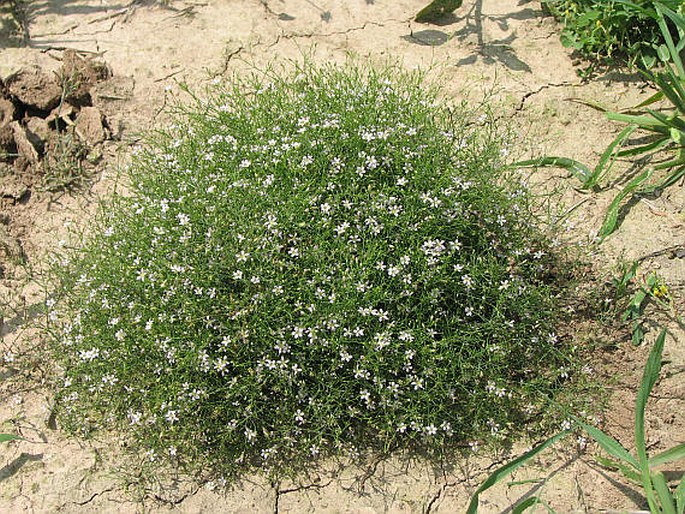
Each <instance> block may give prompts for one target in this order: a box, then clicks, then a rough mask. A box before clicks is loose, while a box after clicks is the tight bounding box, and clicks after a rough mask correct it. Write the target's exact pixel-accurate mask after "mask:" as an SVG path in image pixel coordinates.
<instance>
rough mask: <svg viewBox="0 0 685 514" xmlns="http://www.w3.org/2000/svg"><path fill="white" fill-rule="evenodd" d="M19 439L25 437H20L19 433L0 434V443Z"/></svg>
mask: <svg viewBox="0 0 685 514" xmlns="http://www.w3.org/2000/svg"><path fill="white" fill-rule="evenodd" d="M18 439H24V438H23V437H20V436H18V435H13V434H0V443H4V442H7V441H16V440H18Z"/></svg>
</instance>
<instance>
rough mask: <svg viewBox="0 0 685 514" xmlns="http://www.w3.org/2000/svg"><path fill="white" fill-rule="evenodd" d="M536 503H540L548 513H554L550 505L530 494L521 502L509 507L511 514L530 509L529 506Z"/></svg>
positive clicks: (533, 505) (521, 512)
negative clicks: (511, 507)
mask: <svg viewBox="0 0 685 514" xmlns="http://www.w3.org/2000/svg"><path fill="white" fill-rule="evenodd" d="M536 505H542V506H543V507H544V508H545V509H546V510H547V512H548V513H549V514H556V511H555V510H554V509H553V508H552V507H550V506H549V505H548V504H547V503H546V502H544V501H543V500H541V499H540V498H538V497H537V496H531V497H530V498H526V499H525V500H523V501H522V502H521V503H519V504H518V505H516V506H515V507H514V508H513V509H511V514H523V513H524V512H525V511H526V510H528V509H530V508H531V507H535V506H536Z"/></svg>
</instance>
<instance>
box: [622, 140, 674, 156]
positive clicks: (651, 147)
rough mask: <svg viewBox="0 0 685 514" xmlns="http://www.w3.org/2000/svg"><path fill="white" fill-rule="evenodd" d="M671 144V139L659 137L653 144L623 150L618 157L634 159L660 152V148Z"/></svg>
mask: <svg viewBox="0 0 685 514" xmlns="http://www.w3.org/2000/svg"><path fill="white" fill-rule="evenodd" d="M670 142H671V138H670V137H665V136H657V138H656V139H655V140H654V141H652V142H651V143H647V144H644V145H640V146H636V147H634V148H629V149H626V150H621V151H620V152H619V153H618V157H633V156H635V155H640V154H644V153H648V152H651V151H653V150H658V149H659V148H661V147H662V146H666V145H667V144H669V143H670Z"/></svg>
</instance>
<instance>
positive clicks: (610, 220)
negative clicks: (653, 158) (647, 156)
mask: <svg viewBox="0 0 685 514" xmlns="http://www.w3.org/2000/svg"><path fill="white" fill-rule="evenodd" d="M651 174H652V172H651V170H647V171H645V172H644V173H641V174H640V175H638V176H637V177H635V178H634V179H633V180H631V181H630V182H629V183H628V184H627V185H626V187H625V188H623V191H621V192H620V193H619V194H618V195H616V198H614V200H613V201H612V202H611V204H610V205H609V209H608V210H607V214H606V216H605V218H604V222H603V223H602V226H601V228H600V229H599V233H598V236H599V238H600V240H603V239H604V238H606V237H607V236H608V235H609V234H611V233H612V232H613V231H614V230H616V224H617V223H618V212H619V209H620V207H621V202H622V201H623V200H624V198H625V197H626V196H628V195H629V194H631V193H632V192H633V191H635V190H636V189H637V188H638V187H640V185H641V184H642V183H643V182H644V181H645V180H647V179H648V178H649V177H650V176H651Z"/></svg>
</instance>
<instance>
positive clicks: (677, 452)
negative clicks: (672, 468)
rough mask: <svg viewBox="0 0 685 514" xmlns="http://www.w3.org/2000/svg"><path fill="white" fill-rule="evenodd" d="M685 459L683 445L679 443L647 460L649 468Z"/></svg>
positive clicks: (684, 447)
mask: <svg viewBox="0 0 685 514" xmlns="http://www.w3.org/2000/svg"><path fill="white" fill-rule="evenodd" d="M680 459H685V443H681V444H679V445H677V446H674V447H673V448H669V449H668V450H665V451H663V452H661V453H659V454H658V455H655V456H654V457H651V458H650V459H649V465H650V466H659V465H661V464H668V463H669V462H673V461H676V460H680Z"/></svg>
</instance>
